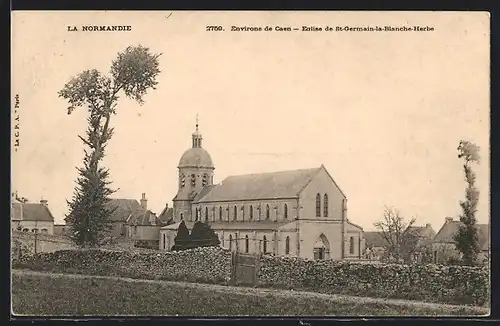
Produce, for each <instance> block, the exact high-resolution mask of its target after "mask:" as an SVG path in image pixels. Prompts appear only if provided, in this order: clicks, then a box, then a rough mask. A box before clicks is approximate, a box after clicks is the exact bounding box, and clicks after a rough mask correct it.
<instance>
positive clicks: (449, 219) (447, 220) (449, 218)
mask: <svg viewBox="0 0 500 326" xmlns="http://www.w3.org/2000/svg"><path fill="white" fill-rule="evenodd" d="M450 222H453V217H449V216H447V217H446V218H445V223H450Z"/></svg>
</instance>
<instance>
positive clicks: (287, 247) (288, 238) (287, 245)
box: [285, 237, 290, 255]
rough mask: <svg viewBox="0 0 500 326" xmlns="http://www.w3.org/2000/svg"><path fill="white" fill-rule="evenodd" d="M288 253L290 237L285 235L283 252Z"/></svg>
mask: <svg viewBox="0 0 500 326" xmlns="http://www.w3.org/2000/svg"><path fill="white" fill-rule="evenodd" d="M289 253H290V237H286V240H285V254H287V255H288V254H289Z"/></svg>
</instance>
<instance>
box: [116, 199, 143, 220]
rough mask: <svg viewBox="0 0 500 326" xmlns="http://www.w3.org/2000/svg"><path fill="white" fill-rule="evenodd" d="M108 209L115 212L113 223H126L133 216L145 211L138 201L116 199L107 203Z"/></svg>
mask: <svg viewBox="0 0 500 326" xmlns="http://www.w3.org/2000/svg"><path fill="white" fill-rule="evenodd" d="M107 207H108V209H113V208H115V207H116V209H115V210H114V212H113V214H111V221H113V222H126V221H127V219H128V218H129V217H130V216H131V215H135V214H140V213H141V212H142V213H144V209H143V208H142V206H141V204H140V203H139V202H138V201H137V200H136V199H123V198H114V199H110V200H109V202H108V203H107Z"/></svg>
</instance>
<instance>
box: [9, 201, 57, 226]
mask: <svg viewBox="0 0 500 326" xmlns="http://www.w3.org/2000/svg"><path fill="white" fill-rule="evenodd" d="M11 205H12V206H11V211H10V215H11V228H12V230H13V231H22V232H34V233H44V234H54V216H53V215H52V213H51V212H50V209H49V206H48V201H47V200H45V199H41V200H40V203H30V202H28V201H25V200H23V201H21V200H20V199H19V198H17V196H13V198H12V204H11Z"/></svg>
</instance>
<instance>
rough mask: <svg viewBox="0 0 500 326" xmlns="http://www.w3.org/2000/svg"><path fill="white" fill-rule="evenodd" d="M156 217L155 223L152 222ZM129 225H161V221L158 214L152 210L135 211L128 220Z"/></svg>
mask: <svg viewBox="0 0 500 326" xmlns="http://www.w3.org/2000/svg"><path fill="white" fill-rule="evenodd" d="M152 219H154V222H155V224H152V223H151V220H152ZM127 224H128V225H141V226H152V225H159V224H160V221H159V219H158V217H156V215H155V214H154V213H153V212H151V211H149V210H148V211H144V210H143V211H135V212H133V213H132V215H131V216H130V217H129V219H128V220H127Z"/></svg>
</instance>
